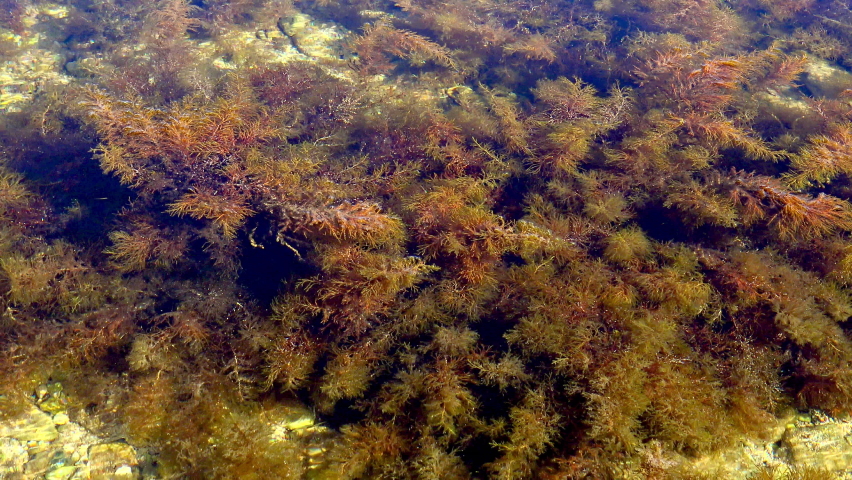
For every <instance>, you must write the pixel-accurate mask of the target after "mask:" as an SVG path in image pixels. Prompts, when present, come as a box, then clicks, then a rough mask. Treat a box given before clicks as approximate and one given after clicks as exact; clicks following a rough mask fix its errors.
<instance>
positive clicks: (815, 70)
mask: <svg viewBox="0 0 852 480" xmlns="http://www.w3.org/2000/svg"><path fill="white" fill-rule="evenodd" d="M802 83H803V84H804V85H805V87H807V88H808V90H810V91H811V94H813V96H814V97H826V98H836V97H837V96H838V95H839V94H840V93H841V92H843V91H844V90H846V89H849V88H852V73H849V72H848V71H846V70H845V69H843V68H841V67H840V66H839V65H836V64H833V63H829V62H828V61H826V60H823V59H820V58H814V59H811V60H810V61H809V62H808V64H807V66H806V67H805V72H804V75H802Z"/></svg>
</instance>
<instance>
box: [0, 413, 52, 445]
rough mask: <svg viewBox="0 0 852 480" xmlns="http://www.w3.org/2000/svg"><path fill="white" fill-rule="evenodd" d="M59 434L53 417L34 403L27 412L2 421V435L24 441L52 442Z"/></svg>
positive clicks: (0, 426) (0, 434)
mask: <svg viewBox="0 0 852 480" xmlns="http://www.w3.org/2000/svg"><path fill="white" fill-rule="evenodd" d="M58 436H59V432H58V431H57V430H56V426H55V425H54V424H53V419H52V418H51V417H50V415H48V414H46V413H44V412H42V411H41V410H39V409H38V408H36V407H35V406H34V405H33V406H32V407H30V409H29V410H27V411H26V412H24V413H22V414H20V415H18V416H16V417H14V418H12V419H10V420H7V421H4V422H2V423H0V437H11V438H14V439H16V440H20V441H22V442H52V441H53V440H56V437H58Z"/></svg>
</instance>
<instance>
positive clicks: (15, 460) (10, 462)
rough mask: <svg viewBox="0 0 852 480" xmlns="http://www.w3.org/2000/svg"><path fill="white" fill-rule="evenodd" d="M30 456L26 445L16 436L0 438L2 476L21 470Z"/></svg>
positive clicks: (0, 476)
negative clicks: (15, 437) (16, 438)
mask: <svg viewBox="0 0 852 480" xmlns="http://www.w3.org/2000/svg"><path fill="white" fill-rule="evenodd" d="M28 459H29V456H28V455H27V449H26V447H24V445H23V444H22V443H21V442H19V441H18V440H15V439H14V438H0V478H6V477H7V476H9V474H11V473H12V472H21V471H23V469H24V464H25V463H27V460H28Z"/></svg>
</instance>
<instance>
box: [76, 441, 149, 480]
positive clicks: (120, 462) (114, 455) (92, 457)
mask: <svg viewBox="0 0 852 480" xmlns="http://www.w3.org/2000/svg"><path fill="white" fill-rule="evenodd" d="M137 465H138V461H137V458H136V449H134V448H133V447H131V446H130V445H128V444H126V443H102V444H99V445H92V446H90V447H89V464H88V467H89V476H90V478H92V479H103V480H107V479H110V480H112V479H122V480H125V479H127V480H129V479H135V478H138V474H137V472H136V471H135V470H134V469H133V467H135V466H137ZM119 469H122V470H121V471H122V472H128V470H129V472H128V473H127V474H126V475H122V476H118V470H119Z"/></svg>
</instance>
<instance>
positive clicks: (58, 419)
mask: <svg viewBox="0 0 852 480" xmlns="http://www.w3.org/2000/svg"><path fill="white" fill-rule="evenodd" d="M70 420H71V419H70V418H68V414H67V413H57V414H56V415H54V416H53V424H54V425H65V424H67V423H68V422H69V421H70Z"/></svg>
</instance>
